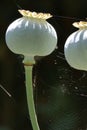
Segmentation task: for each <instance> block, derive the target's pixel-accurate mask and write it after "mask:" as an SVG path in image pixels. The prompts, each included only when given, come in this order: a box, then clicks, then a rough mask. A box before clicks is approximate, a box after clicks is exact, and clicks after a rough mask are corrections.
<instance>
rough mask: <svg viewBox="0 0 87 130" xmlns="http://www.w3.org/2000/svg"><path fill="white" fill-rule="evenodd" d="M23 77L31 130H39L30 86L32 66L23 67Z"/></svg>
mask: <svg viewBox="0 0 87 130" xmlns="http://www.w3.org/2000/svg"><path fill="white" fill-rule="evenodd" d="M25 77H26V94H27V103H28V110H29V115H30V120H31V124H32V128H33V130H40V128H39V125H38V121H37V116H36V112H35V105H34V96H33V86H32V66H26V65H25Z"/></svg>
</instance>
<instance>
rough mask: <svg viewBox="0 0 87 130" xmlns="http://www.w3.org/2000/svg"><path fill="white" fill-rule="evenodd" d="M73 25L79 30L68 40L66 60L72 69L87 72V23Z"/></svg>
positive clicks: (65, 48) (65, 49)
mask: <svg viewBox="0 0 87 130" xmlns="http://www.w3.org/2000/svg"><path fill="white" fill-rule="evenodd" d="M73 25H74V26H75V27H78V28H79V30H77V31H76V32H74V33H72V34H71V35H70V36H69V37H68V38H67V40H66V42H65V45H64V53H65V58H66V60H67V62H68V63H69V65H70V66H71V67H73V68H75V69H78V70H87V22H82V21H81V22H75V23H74V24H73Z"/></svg>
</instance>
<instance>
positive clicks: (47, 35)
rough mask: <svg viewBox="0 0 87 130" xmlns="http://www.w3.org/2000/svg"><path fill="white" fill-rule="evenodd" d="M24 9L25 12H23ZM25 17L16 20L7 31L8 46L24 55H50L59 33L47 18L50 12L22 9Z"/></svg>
mask: <svg viewBox="0 0 87 130" xmlns="http://www.w3.org/2000/svg"><path fill="white" fill-rule="evenodd" d="M23 11H24V12H23ZM20 12H22V14H23V15H24V16H23V17H21V18H19V19H17V20H15V21H14V22H13V23H11V24H10V25H9V27H8V28H7V31H6V43H7V46H8V48H9V49H10V50H11V51H12V52H14V53H16V54H23V55H24V56H29V57H34V56H46V55H49V54H50V53H51V52H52V51H53V50H54V49H55V48H56V45H57V34H56V31H55V29H54V28H53V26H52V25H51V24H49V23H48V22H47V21H46V19H47V18H49V17H51V15H50V14H42V13H38V14H37V13H35V12H33V13H31V12H29V11H25V10H21V11H20Z"/></svg>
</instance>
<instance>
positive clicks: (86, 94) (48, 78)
mask: <svg viewBox="0 0 87 130" xmlns="http://www.w3.org/2000/svg"><path fill="white" fill-rule="evenodd" d="M86 5H87V1H86V0H84V1H83V0H77V1H76V0H67V1H66V0H59V1H58V0H44V1H41V0H36V1H35V0H30V1H28V0H1V1H0V84H1V85H2V86H3V87H4V88H5V89H6V90H8V92H9V93H10V94H11V95H12V97H9V96H8V95H7V94H6V93H4V92H3V90H2V89H0V130H9V129H12V130H25V129H26V130H27V129H29V130H32V127H31V123H30V119H29V115H28V110H27V102H26V91H25V75H24V68H23V64H22V59H23V57H22V56H19V55H15V54H13V53H12V52H11V51H10V50H9V49H8V48H7V46H6V44H5V31H6V29H7V27H8V25H9V24H10V23H11V22H12V21H13V20H15V19H17V18H19V17H21V16H20V14H19V13H18V11H17V10H18V7H17V6H20V7H21V8H23V9H28V10H31V11H37V12H50V13H51V14H53V15H56V16H58V15H62V16H70V17H77V18H83V20H85V18H86V15H87V14H86V8H87V7H86ZM48 21H49V22H50V23H51V24H52V25H53V26H54V27H55V29H56V31H57V34H58V49H56V50H55V51H54V52H53V53H52V54H51V55H49V56H47V57H44V58H42V57H41V58H40V57H36V62H37V63H36V65H35V66H34V69H33V83H34V96H35V104H36V111H37V116H38V120H39V124H40V128H41V130H46V129H48V130H86V129H87V87H86V86H87V72H85V71H78V70H75V69H72V68H71V67H70V66H69V65H68V64H67V62H66V60H65V57H64V55H63V47H64V43H65V40H66V38H67V37H68V36H69V34H70V33H72V32H73V31H75V30H76V29H75V28H74V27H73V26H72V23H73V22H74V21H77V19H76V20H70V19H64V18H57V17H53V18H51V19H49V20H48Z"/></svg>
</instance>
